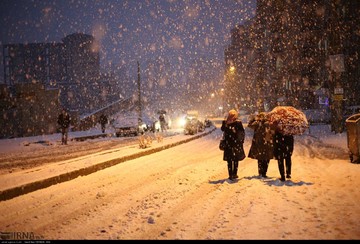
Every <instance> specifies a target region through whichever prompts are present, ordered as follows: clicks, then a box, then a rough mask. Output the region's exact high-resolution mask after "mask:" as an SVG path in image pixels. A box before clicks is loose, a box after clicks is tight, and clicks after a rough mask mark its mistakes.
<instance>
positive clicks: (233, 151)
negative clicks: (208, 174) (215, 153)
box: [221, 109, 245, 180]
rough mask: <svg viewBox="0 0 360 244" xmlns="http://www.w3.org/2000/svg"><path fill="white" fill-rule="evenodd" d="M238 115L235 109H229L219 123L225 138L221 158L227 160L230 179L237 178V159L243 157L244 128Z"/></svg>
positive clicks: (239, 159)
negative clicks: (225, 116)
mask: <svg viewBox="0 0 360 244" xmlns="http://www.w3.org/2000/svg"><path fill="white" fill-rule="evenodd" d="M238 115H239V114H238V112H237V111H236V110H235V109H232V110H230V111H229V113H228V116H227V118H226V119H225V120H223V122H222V125H221V130H222V131H223V133H224V139H225V149H224V156H223V160H224V161H227V165H228V172H229V179H230V180H235V179H236V178H238V175H237V171H238V165H239V161H241V160H243V159H244V158H245V153H244V147H243V146H244V139H245V130H244V127H243V124H242V122H241V121H240V120H239V119H238Z"/></svg>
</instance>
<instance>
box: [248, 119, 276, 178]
mask: <svg viewBox="0 0 360 244" xmlns="http://www.w3.org/2000/svg"><path fill="white" fill-rule="evenodd" d="M248 127H249V128H251V129H253V130H254V134H253V138H252V141H251V146H250V150H249V154H248V157H249V158H253V159H257V163H258V173H259V176H261V177H264V178H267V175H266V173H267V170H268V167H269V163H270V160H271V159H272V158H274V147H273V139H274V134H275V130H274V129H273V128H272V126H271V125H270V123H269V121H268V120H267V119H266V113H265V112H261V113H259V114H257V115H256V116H254V117H253V118H251V119H250V120H249V123H248Z"/></svg>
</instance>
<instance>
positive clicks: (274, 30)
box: [224, 0, 360, 113]
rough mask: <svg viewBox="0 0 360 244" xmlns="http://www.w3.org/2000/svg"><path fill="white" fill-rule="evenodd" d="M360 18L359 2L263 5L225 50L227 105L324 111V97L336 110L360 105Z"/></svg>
mask: <svg viewBox="0 0 360 244" xmlns="http://www.w3.org/2000/svg"><path fill="white" fill-rule="evenodd" d="M358 16H360V2H359V1H356V0H347V1H346V0H331V1H325V0H316V1H290V2H289V1H279V0H270V1H269V0H258V1H257V8H256V16H255V18H254V19H252V20H251V21H250V22H248V23H245V24H244V25H242V26H236V27H235V28H234V29H233V30H232V32H231V36H232V39H231V43H230V45H229V46H228V47H227V48H226V50H225V84H224V88H225V94H226V95H225V97H226V99H227V101H226V102H227V105H228V106H230V107H234V106H235V107H238V108H244V107H247V108H249V109H250V110H252V111H253V112H254V111H258V110H263V109H266V108H267V107H268V108H271V107H273V106H275V105H277V104H288V105H294V106H297V107H300V108H302V109H308V108H319V107H321V106H324V105H323V104H321V103H320V102H319V99H320V97H319V94H320V93H321V96H327V97H328V98H329V100H330V107H331V108H333V107H334V106H335V107H339V108H341V107H342V106H344V105H350V104H360V96H359V92H358V91H359V90H360V82H359V77H360V74H359V73H360V57H359V55H358V54H359V52H360V40H359V39H360V35H359V31H358V26H359V24H360V23H359V22H360V18H359V17H358ZM249 94H251V96H250V95H249ZM327 105H328V104H326V105H325V106H327ZM340 113H341V111H340Z"/></svg>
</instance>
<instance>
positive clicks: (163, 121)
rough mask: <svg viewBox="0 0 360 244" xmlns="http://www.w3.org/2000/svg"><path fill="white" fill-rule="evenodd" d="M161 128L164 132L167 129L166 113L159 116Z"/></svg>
mask: <svg viewBox="0 0 360 244" xmlns="http://www.w3.org/2000/svg"><path fill="white" fill-rule="evenodd" d="M159 122H160V128H161V131H162V132H164V131H166V129H167V125H166V120H165V116H164V114H160V116H159Z"/></svg>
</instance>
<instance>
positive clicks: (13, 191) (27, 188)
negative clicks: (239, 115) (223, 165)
mask: <svg viewBox="0 0 360 244" xmlns="http://www.w3.org/2000/svg"><path fill="white" fill-rule="evenodd" d="M215 130H216V127H214V128H213V129H212V130H210V131H208V132H205V133H202V134H200V135H196V136H193V137H190V138H188V139H186V140H182V141H179V142H175V143H170V144H167V145H164V146H161V147H158V148H152V149H151V148H150V149H147V150H146V151H143V152H139V153H135V154H132V155H128V156H124V157H120V158H117V159H113V160H109V161H106V162H103V163H99V164H95V165H92V166H89V167H86V168H81V169H78V170H74V171H71V172H67V173H64V174H60V175H57V176H54V177H50V178H47V179H43V180H39V181H34V182H31V183H28V184H25V185H21V186H17V187H14V188H9V189H6V190H3V191H0V201H5V200H9V199H12V198H15V197H18V196H21V195H24V194H27V193H30V192H33V191H36V190H39V189H43V188H46V187H49V186H52V185H55V184H58V183H62V182H65V181H69V180H72V179H75V178H77V177H79V176H85V175H89V174H92V173H94V172H96V171H99V170H102V169H105V168H108V167H111V166H114V165H116V164H119V163H122V162H125V161H128V160H132V159H135V158H139V157H143V156H146V155H150V154H153V153H156V152H160V151H162V150H165V149H168V148H171V147H175V146H178V145H181V144H183V143H187V142H189V141H192V140H195V139H198V138H200V137H203V136H206V135H208V134H210V133H212V132H213V131H215Z"/></svg>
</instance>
